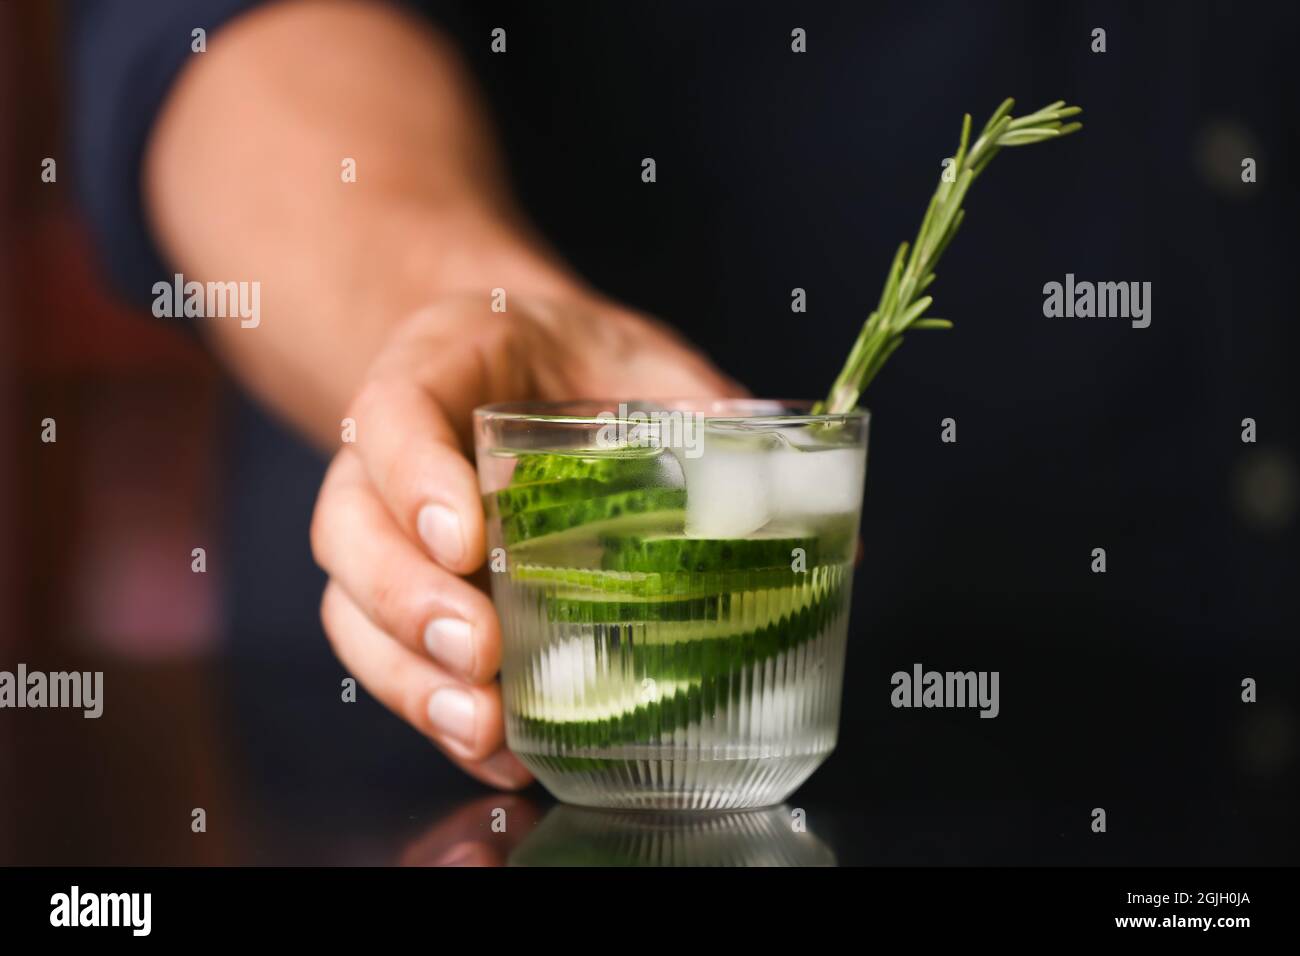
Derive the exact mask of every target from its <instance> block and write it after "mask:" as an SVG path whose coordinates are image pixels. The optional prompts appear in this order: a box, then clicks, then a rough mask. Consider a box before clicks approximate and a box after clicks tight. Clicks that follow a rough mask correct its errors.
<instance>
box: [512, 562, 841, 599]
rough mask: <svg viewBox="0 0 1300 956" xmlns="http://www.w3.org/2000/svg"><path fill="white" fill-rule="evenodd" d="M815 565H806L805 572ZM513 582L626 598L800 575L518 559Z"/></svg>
mask: <svg viewBox="0 0 1300 956" xmlns="http://www.w3.org/2000/svg"><path fill="white" fill-rule="evenodd" d="M814 570H815V569H813V568H809V570H808V573H810V574H811V573H812V572H813V571H814ZM511 578H512V579H513V580H514V581H515V582H516V583H521V584H526V585H535V586H537V587H553V588H556V589H557V590H571V589H584V590H588V591H599V592H602V593H607V594H617V595H623V596H625V597H627V598H647V599H649V598H658V597H691V596H703V595H707V594H721V593H724V592H734V591H756V590H760V589H763V588H779V587H785V586H788V585H790V584H791V583H798V582H799V581H800V580H802V579H803V575H802V574H799V573H797V572H795V571H792V570H791V569H790V568H789V567H779V568H759V569H756V570H753V571H714V572H704V573H701V572H696V571H690V572H677V571H667V572H659V571H602V570H598V569H594V568H574V567H560V566H557V565H548V564H536V563H522V562H521V563H519V564H516V565H515V566H514V567H513V568H512V569H511Z"/></svg>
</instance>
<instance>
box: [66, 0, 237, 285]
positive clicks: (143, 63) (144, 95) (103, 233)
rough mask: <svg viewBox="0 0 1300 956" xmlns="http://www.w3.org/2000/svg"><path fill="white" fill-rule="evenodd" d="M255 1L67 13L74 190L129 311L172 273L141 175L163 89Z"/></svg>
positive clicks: (106, 2)
mask: <svg viewBox="0 0 1300 956" xmlns="http://www.w3.org/2000/svg"><path fill="white" fill-rule="evenodd" d="M259 2H261V0H74V2H73V3H72V4H70V6H69V8H68V15H69V22H68V34H67V42H68V46H69V56H68V63H69V70H70V74H69V76H68V91H69V99H70V103H69V107H70V108H69V112H68V116H69V120H68V122H69V130H68V132H69V139H70V142H71V147H72V158H73V165H74V168H75V173H74V178H75V188H76V192H77V195H78V198H79V200H80V203H81V207H82V210H83V212H84V214H85V216H86V218H87V220H88V222H89V225H90V229H91V232H92V235H93V237H94V240H95V244H96V247H97V248H98V250H99V253H100V258H101V261H102V262H103V264H104V266H105V267H106V269H107V270H108V273H109V278H110V280H111V281H112V282H113V284H114V285H115V286H116V287H117V289H118V290H119V291H120V292H121V293H122V294H123V295H124V296H125V297H126V298H127V299H128V300H129V301H132V302H140V303H145V302H148V301H150V299H151V298H152V294H151V292H150V289H151V287H152V285H153V283H154V282H156V281H158V279H159V278H161V277H164V276H166V275H167V274H168V268H167V266H166V265H165V264H164V262H163V260H162V256H161V254H160V252H159V250H158V248H157V246H156V245H155V244H154V242H153V239H152V237H151V236H150V234H149V229H148V227H147V225H146V223H145V217H144V207H143V204H142V201H141V200H142V193H141V187H140V165H141V159H142V157H143V154H144V147H145V143H146V142H147V138H148V136H149V132H150V130H151V128H152V126H153V121H154V117H155V116H156V115H157V114H158V111H159V109H160V108H161V106H162V104H163V101H164V99H165V97H166V95H167V91H168V89H169V88H170V87H171V84H172V82H173V81H174V80H175V78H176V76H177V74H178V73H179V72H180V70H181V67H182V66H184V64H185V62H186V60H187V58H188V57H190V56H196V55H201V54H196V53H194V52H193V51H192V44H193V43H194V35H193V34H194V31H195V30H196V29H199V28H202V29H203V30H204V31H205V34H206V36H205V41H206V42H207V43H211V42H212V37H213V35H214V34H215V33H216V31H217V30H218V29H219V28H220V27H221V26H222V25H223V24H224V23H226V22H227V21H229V20H230V19H232V18H234V17H235V16H236V15H238V14H240V13H242V12H243V11H245V10H248V9H250V8H252V7H254V6H256V5H257V4H258V3H259Z"/></svg>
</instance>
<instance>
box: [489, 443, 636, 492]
mask: <svg viewBox="0 0 1300 956" xmlns="http://www.w3.org/2000/svg"><path fill="white" fill-rule="evenodd" d="M661 454H662V452H661V451H660V450H659V449H657V448H646V449H628V450H627V451H624V452H620V453H618V454H610V453H605V454H601V455H580V454H579V455H559V454H554V453H551V452H537V453H533V454H526V455H520V456H519V457H518V458H517V459H516V461H515V470H514V473H513V474H512V475H511V476H510V484H511V485H524V484H530V483H533V482H539V481H569V480H572V479H580V480H581V479H586V480H591V481H602V482H618V481H621V482H625V483H626V482H628V481H649V480H652V479H653V478H654V476H656V475H658V474H659V471H660V467H659V460H658V459H659V456H660V455H661Z"/></svg>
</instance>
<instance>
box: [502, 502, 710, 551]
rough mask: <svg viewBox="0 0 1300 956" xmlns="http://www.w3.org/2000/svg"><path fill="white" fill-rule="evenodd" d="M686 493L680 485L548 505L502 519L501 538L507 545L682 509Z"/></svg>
mask: <svg viewBox="0 0 1300 956" xmlns="http://www.w3.org/2000/svg"><path fill="white" fill-rule="evenodd" d="M685 504H686V492H684V491H683V490H682V489H680V488H640V489H637V490H634V491H623V492H619V493H617V494H612V495H601V496H600V497H598V498H586V499H578V500H575V501H571V502H569V503H568V504H563V505H554V506H552V507H549V508H534V509H531V510H529V511H521V512H519V513H518V514H513V515H510V516H509V517H508V518H502V519H501V537H502V538H503V539H504V541H505V543H506V545H507V546H509V545H514V544H521V543H522V542H525V541H530V540H532V539H534V538H540V537H543V536H546V535H552V534H559V533H562V532H565V531H570V530H572V529H574V528H579V527H582V526H583V525H589V524H593V523H597V522H603V521H613V520H617V519H620V518H623V517H629V518H632V517H637V516H640V515H645V514H651V513H656V512H673V511H680V510H681V509H682V508H683V506H684V505H685Z"/></svg>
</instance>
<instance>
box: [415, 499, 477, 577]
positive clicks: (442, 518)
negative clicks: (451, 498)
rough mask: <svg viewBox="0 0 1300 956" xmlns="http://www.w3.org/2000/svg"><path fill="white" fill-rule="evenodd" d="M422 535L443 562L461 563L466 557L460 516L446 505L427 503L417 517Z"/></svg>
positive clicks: (431, 550)
mask: <svg viewBox="0 0 1300 956" xmlns="http://www.w3.org/2000/svg"><path fill="white" fill-rule="evenodd" d="M415 523H416V525H417V526H418V528H419V531H420V537H421V538H423V539H424V543H425V545H426V546H427V547H428V548H429V551H430V552H431V553H432V554H433V556H434V557H435V558H437V559H438V560H439V561H440V562H442V563H443V564H459V563H460V562H461V560H462V559H463V558H464V557H465V532H464V529H462V528H461V525H460V516H459V515H457V514H456V512H454V511H452V510H451V509H450V508H448V507H446V506H444V505H425V506H424V507H423V508H421V509H420V514H419V516H418V517H417V518H416V522H415Z"/></svg>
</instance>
